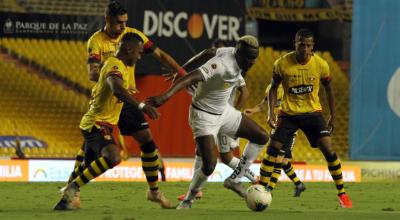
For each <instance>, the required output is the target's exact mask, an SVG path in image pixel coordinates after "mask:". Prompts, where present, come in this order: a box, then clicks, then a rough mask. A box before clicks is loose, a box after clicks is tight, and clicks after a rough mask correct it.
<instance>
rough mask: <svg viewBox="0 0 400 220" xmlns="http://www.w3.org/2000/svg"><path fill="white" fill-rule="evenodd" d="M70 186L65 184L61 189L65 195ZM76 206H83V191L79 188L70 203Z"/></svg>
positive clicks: (78, 207)
mask: <svg viewBox="0 0 400 220" xmlns="http://www.w3.org/2000/svg"><path fill="white" fill-rule="evenodd" d="M67 187H68V186H64V187H63V188H61V189H60V191H59V192H60V194H61V195H64V192H65V190H66V189H67ZM70 205H72V206H73V207H74V208H77V209H80V208H81V191H80V189H79V188H77V189H76V191H75V195H74V197H73V198H72V201H71V203H70Z"/></svg>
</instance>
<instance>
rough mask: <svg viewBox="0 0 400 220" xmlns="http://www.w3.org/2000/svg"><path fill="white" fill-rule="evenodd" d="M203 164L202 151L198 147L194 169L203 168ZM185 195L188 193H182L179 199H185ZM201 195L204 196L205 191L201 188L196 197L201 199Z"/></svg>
mask: <svg viewBox="0 0 400 220" xmlns="http://www.w3.org/2000/svg"><path fill="white" fill-rule="evenodd" d="M202 164H203V161H202V159H201V156H200V153H199V151H198V150H197V147H196V150H195V157H194V162H193V170H197V169H199V168H201V166H202ZM192 178H193V177H192ZM185 196H186V194H182V195H180V196H178V200H179V201H183V200H184V199H185ZM201 197H203V192H202V191H201V189H200V190H199V192H197V194H196V196H195V199H201Z"/></svg>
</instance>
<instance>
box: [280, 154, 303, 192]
mask: <svg viewBox="0 0 400 220" xmlns="http://www.w3.org/2000/svg"><path fill="white" fill-rule="evenodd" d="M291 160H292V153H291V151H289V152H286V154H285V158H284V159H283V165H282V168H283V171H285V173H286V175H287V176H288V177H289V179H290V180H291V181H292V182H293V183H294V185H295V187H294V194H293V196H294V197H300V195H301V193H302V192H304V191H305V190H306V186H305V185H304V183H303V182H301V180H300V179H299V177H297V174H296V172H295V170H294V167H293V164H292V162H291Z"/></svg>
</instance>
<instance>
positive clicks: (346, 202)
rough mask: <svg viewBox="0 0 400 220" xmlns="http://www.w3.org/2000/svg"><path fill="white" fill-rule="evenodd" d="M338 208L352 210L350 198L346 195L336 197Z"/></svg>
mask: <svg viewBox="0 0 400 220" xmlns="http://www.w3.org/2000/svg"><path fill="white" fill-rule="evenodd" d="M338 198H339V203H340V206H341V207H342V208H344V209H351V208H353V203H352V202H351V200H350V197H349V196H348V195H347V194H346V193H343V194H340V195H338Z"/></svg>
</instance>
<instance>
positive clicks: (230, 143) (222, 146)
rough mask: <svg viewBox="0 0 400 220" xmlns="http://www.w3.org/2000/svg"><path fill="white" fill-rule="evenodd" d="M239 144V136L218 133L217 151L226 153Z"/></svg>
mask: <svg viewBox="0 0 400 220" xmlns="http://www.w3.org/2000/svg"><path fill="white" fill-rule="evenodd" d="M238 146H239V138H236V139H233V138H231V137H229V136H227V135H225V134H222V133H219V134H218V151H219V152H220V153H228V152H230V151H231V149H235V148H237V147H238Z"/></svg>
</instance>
